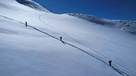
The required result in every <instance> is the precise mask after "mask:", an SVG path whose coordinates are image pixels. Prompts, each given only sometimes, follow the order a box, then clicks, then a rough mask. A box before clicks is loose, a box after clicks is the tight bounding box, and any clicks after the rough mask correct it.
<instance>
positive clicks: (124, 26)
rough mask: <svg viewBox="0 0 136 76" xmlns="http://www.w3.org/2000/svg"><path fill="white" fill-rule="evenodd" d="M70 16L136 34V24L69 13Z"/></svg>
mask: <svg viewBox="0 0 136 76" xmlns="http://www.w3.org/2000/svg"><path fill="white" fill-rule="evenodd" d="M68 15H70V16H74V17H78V18H81V19H84V20H87V21H90V22H93V23H96V24H99V25H108V26H114V27H118V28H121V30H123V31H126V32H130V33H133V34H136V22H134V21H126V20H109V19H104V18H99V17H96V16H92V15H85V14H77V13H69V14H68Z"/></svg>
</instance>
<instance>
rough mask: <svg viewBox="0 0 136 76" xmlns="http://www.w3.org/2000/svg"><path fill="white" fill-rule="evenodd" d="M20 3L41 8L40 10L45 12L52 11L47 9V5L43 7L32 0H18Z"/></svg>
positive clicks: (37, 8)
mask: <svg viewBox="0 0 136 76" xmlns="http://www.w3.org/2000/svg"><path fill="white" fill-rule="evenodd" d="M16 1H17V2H18V3H20V4H23V5H26V6H29V7H31V8H33V9H36V10H39V11H44V12H48V13H51V11H50V10H47V9H46V8H45V7H43V6H42V5H40V4H38V3H36V2H34V1H32V0H16Z"/></svg>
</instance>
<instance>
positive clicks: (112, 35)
mask: <svg viewBox="0 0 136 76" xmlns="http://www.w3.org/2000/svg"><path fill="white" fill-rule="evenodd" d="M0 10H1V13H0V67H1V68H0V75H1V76H121V75H124V76H129V75H130V76H135V75H136V73H135V71H136V60H135V57H136V56H135V54H136V51H135V50H136V47H135V45H136V35H135V34H131V33H127V32H124V31H122V30H120V29H118V28H114V27H107V26H108V25H109V26H111V25H110V24H107V25H106V26H101V24H96V23H94V22H89V21H86V20H83V19H80V18H76V17H72V16H69V15H67V14H61V15H59V14H53V13H49V12H43V11H39V10H35V9H33V8H30V7H28V6H26V5H22V4H20V3H18V2H17V1H15V0H3V1H0ZM25 21H27V22H28V27H25V24H24V22H25ZM105 21H106V20H105ZM113 23H114V24H115V25H116V26H117V25H119V24H120V23H118V22H116V21H113ZM122 25H123V24H122ZM134 26H135V25H134ZM60 36H62V37H63V41H64V43H62V42H61V41H60V40H59V37H60ZM109 60H112V66H109V65H108V61H109Z"/></svg>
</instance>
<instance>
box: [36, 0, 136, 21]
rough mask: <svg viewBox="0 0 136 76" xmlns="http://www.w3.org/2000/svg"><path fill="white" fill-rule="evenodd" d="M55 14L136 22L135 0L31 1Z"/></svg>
mask: <svg viewBox="0 0 136 76" xmlns="http://www.w3.org/2000/svg"><path fill="white" fill-rule="evenodd" d="M33 1H35V2H37V3H39V4H41V5H43V6H44V7H46V8H47V9H50V10H52V11H53V12H55V13H57V14H63V13H81V14H89V15H94V16H97V17H102V18H108V19H121V20H133V21H136V0H33Z"/></svg>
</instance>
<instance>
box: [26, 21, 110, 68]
mask: <svg viewBox="0 0 136 76" xmlns="http://www.w3.org/2000/svg"><path fill="white" fill-rule="evenodd" d="M27 26H28V24H27V22H25V27H27ZM60 41H62V36H61V37H60ZM62 42H63V41H62ZM111 62H112V60H110V61H109V65H110V66H112V65H111Z"/></svg>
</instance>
